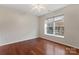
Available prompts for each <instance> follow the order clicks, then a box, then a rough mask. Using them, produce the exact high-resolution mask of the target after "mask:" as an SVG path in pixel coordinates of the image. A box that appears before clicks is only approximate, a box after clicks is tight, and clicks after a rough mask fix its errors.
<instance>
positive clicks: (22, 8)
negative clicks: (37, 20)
mask: <svg viewBox="0 0 79 59" xmlns="http://www.w3.org/2000/svg"><path fill="white" fill-rule="evenodd" d="M42 5H43V6H44V7H45V10H41V11H40V12H38V11H37V10H32V8H33V6H32V4H4V5H2V6H4V7H7V8H11V9H13V10H16V11H19V12H21V13H27V12H28V13H31V14H33V15H35V16H41V15H45V14H47V13H51V12H52V11H55V10H58V9H60V8H63V7H65V6H67V5H66V4H42Z"/></svg>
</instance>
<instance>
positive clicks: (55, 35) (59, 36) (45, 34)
mask: <svg viewBox="0 0 79 59" xmlns="http://www.w3.org/2000/svg"><path fill="white" fill-rule="evenodd" d="M45 35H49V36H55V37H59V38H64V36H59V35H54V34H45Z"/></svg>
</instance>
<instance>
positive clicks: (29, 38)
mask: <svg viewBox="0 0 79 59" xmlns="http://www.w3.org/2000/svg"><path fill="white" fill-rule="evenodd" d="M35 38H38V37H37V36H31V37H27V38H25V39H21V40H17V41H12V42H8V43H4V44H3V43H2V44H0V46H3V45H8V44H13V43H17V42H21V41H26V40H32V39H35Z"/></svg>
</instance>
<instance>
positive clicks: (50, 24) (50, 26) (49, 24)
mask: <svg viewBox="0 0 79 59" xmlns="http://www.w3.org/2000/svg"><path fill="white" fill-rule="evenodd" d="M46 29H47V34H53V19H48V20H47V27H46Z"/></svg>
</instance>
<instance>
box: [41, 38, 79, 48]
mask: <svg viewBox="0 0 79 59" xmlns="http://www.w3.org/2000/svg"><path fill="white" fill-rule="evenodd" d="M40 38H42V39H46V40H49V41H53V42H55V43H58V44H62V45H65V46H68V47H72V48H76V49H79V47H76V46H73V45H70V44H67V43H62V42H58V41H54V40H50V39H47V38H45V37H40Z"/></svg>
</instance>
